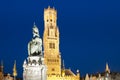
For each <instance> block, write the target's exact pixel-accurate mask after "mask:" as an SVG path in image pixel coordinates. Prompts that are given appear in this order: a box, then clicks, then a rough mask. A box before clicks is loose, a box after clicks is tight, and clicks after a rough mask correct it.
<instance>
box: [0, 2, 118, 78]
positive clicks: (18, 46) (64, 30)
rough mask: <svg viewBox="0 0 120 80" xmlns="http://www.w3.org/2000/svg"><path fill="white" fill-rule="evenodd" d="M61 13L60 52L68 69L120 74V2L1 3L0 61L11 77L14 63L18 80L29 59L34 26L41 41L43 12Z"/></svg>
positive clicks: (84, 72) (59, 23)
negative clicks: (45, 9) (15, 63)
mask: <svg viewBox="0 0 120 80" xmlns="http://www.w3.org/2000/svg"><path fill="white" fill-rule="evenodd" d="M49 5H50V6H51V7H53V6H54V7H55V9H56V10H57V13H58V20H57V24H58V27H59V31H60V52H61V55H62V59H64V62H65V67H66V68H71V70H73V71H74V72H76V70H77V69H79V70H80V74H81V75H82V76H83V75H85V74H86V73H90V74H91V73H97V72H103V71H104V70H105V64H106V62H108V64H109V67H110V69H111V71H120V0H0V60H3V62H4V72H5V73H11V74H12V70H13V64H14V60H16V62H17V70H18V76H19V77H22V71H23V68H22V65H23V61H24V59H26V58H27V56H28V52H27V45H28V42H29V41H30V40H31V39H32V27H33V23H34V22H35V23H36V25H37V26H38V28H39V31H40V36H41V38H42V36H43V31H44V22H43V12H44V8H47V7H48V6H49Z"/></svg>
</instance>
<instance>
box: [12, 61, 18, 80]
mask: <svg viewBox="0 0 120 80" xmlns="http://www.w3.org/2000/svg"><path fill="white" fill-rule="evenodd" d="M13 76H14V80H15V77H16V76H17V69H16V60H15V62H14V67H13Z"/></svg>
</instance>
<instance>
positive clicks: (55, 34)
mask: <svg viewBox="0 0 120 80" xmlns="http://www.w3.org/2000/svg"><path fill="white" fill-rule="evenodd" d="M43 44H44V45H43V46H44V62H45V64H46V65H47V74H48V75H60V74H61V55H60V51H59V30H58V27H57V11H56V10H55V9H54V8H50V7H48V8H47V9H44V36H43Z"/></svg>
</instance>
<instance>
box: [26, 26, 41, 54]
mask: <svg viewBox="0 0 120 80" xmlns="http://www.w3.org/2000/svg"><path fill="white" fill-rule="evenodd" d="M28 54H29V56H37V55H42V40H41V38H40V35H39V30H38V28H37V27H36V25H35V24H34V27H33V39H32V41H30V42H29V43H28Z"/></svg>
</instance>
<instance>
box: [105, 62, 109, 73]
mask: <svg viewBox="0 0 120 80" xmlns="http://www.w3.org/2000/svg"><path fill="white" fill-rule="evenodd" d="M105 72H108V73H110V69H109V66H108V63H106V69H105Z"/></svg>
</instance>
